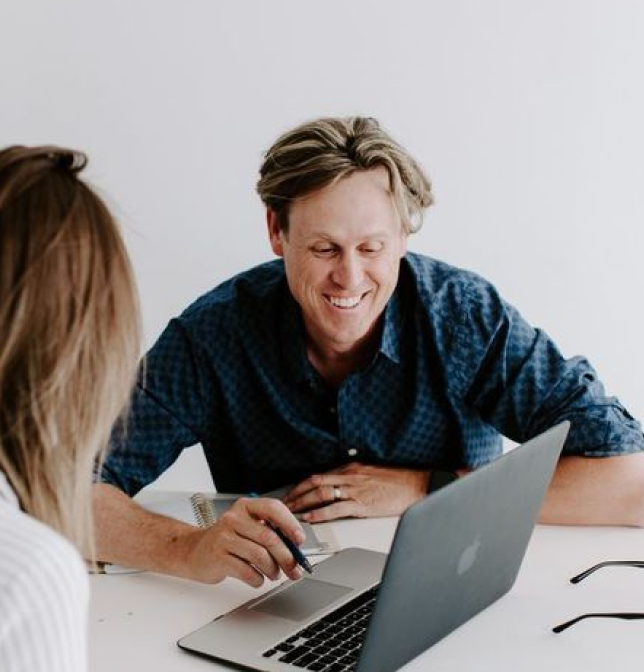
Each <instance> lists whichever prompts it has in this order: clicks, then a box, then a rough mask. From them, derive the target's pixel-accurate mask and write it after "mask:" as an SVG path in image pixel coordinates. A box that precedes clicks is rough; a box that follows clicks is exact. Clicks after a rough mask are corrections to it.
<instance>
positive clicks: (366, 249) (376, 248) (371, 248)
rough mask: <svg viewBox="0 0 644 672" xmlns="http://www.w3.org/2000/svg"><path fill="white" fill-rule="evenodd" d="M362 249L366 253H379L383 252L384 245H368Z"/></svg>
mask: <svg viewBox="0 0 644 672" xmlns="http://www.w3.org/2000/svg"><path fill="white" fill-rule="evenodd" d="M362 251H363V252H364V253H365V254H378V253H379V252H382V245H368V246H367V247H363V248H362Z"/></svg>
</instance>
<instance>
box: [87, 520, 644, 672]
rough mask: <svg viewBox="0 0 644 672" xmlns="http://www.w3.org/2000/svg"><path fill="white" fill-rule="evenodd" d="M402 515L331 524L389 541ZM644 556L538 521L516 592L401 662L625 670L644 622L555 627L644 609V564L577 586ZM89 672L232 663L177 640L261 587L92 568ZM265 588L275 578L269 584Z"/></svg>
mask: <svg viewBox="0 0 644 672" xmlns="http://www.w3.org/2000/svg"><path fill="white" fill-rule="evenodd" d="M395 523H396V521H395V520H394V519H372V520H351V521H339V522H337V523H333V526H334V532H335V534H336V536H337V538H338V541H339V542H340V543H341V545H342V546H343V547H346V546H363V547H366V548H373V549H376V550H386V549H387V548H388V546H389V544H390V543H391V538H392V535H393V532H394V528H395ZM609 559H611V560H619V559H621V560H627V559H641V560H644V530H635V529H627V528H561V527H543V526H539V527H537V529H536V530H535V533H534V535H533V538H532V541H531V543H530V547H529V549H528V553H527V556H526V559H525V561H524V564H523V567H522V569H521V572H520V574H519V578H518V580H517V583H516V584H515V586H514V588H513V589H512V590H511V592H510V593H509V594H508V595H507V596H505V597H504V598H503V599H501V600H500V601H499V602H497V603H496V604H494V605H492V606H491V607H490V608H488V609H486V610H485V611H484V612H483V613H481V614H480V615H478V616H476V617H475V618H474V619H473V620H471V621H470V622H469V623H466V624H465V625H463V626H462V627H461V628H459V629H458V630H457V631H456V632H454V633H453V634H451V635H450V636H449V637H447V638H446V639H444V640H443V641H441V642H439V643H438V644H437V645H435V646H434V647H432V648H431V649H429V650H428V651H427V652H425V653H424V654H423V655H422V656H420V657H418V658H417V659H415V660H414V661H412V662H411V663H409V665H407V666H406V667H405V668H404V669H405V671H409V672H412V671H418V670H431V672H467V671H469V670H477V672H487V671H488V670H489V671H490V672H505V671H506V670H507V671H509V670H517V671H520V672H524V671H531V670H535V671H536V670H539V671H546V672H554V671H558V670H561V671H562V672H563V671H565V672H574V671H575V670H580V671H581V670H583V671H584V672H595V671H596V672H607V671H612V670H619V671H620V672H627V671H630V670H633V671H635V670H637V671H638V672H640V671H641V669H642V665H643V662H642V659H643V658H644V621H632V622H631V621H621V620H619V621H618V620H614V619H589V620H586V621H582V622H581V623H579V624H577V625H576V626H573V627H572V628H571V629H569V630H567V631H565V632H564V633H561V634H559V635H555V634H553V633H552V632H551V630H550V628H551V627H552V626H553V625H556V624H558V623H560V622H563V621H565V620H567V619H568V618H572V617H573V616H576V615H578V614H581V613H585V612H589V611H644V570H642V569H636V568H620V567H616V568H607V569H602V570H600V571H599V572H597V573H596V574H593V575H592V576H590V577H589V578H588V579H586V580H585V581H584V582H582V583H581V584H579V585H577V586H573V585H572V584H570V583H569V582H568V579H569V578H570V577H571V576H574V575H575V574H577V573H578V572H580V571H582V570H583V569H586V568H587V567H589V566H591V565H593V564H595V563H597V562H600V561H602V560H609ZM91 583H92V602H91V608H90V624H89V669H90V672H138V671H141V672H142V671H144V670H153V671H154V672H170V671H172V672H209V671H212V670H215V669H217V670H221V669H231V668H226V667H224V666H221V665H217V664H215V663H213V662H211V661H208V660H205V659H201V658H198V657H196V656H192V655H190V654H188V653H185V652H183V651H180V650H179V649H178V648H177V646H176V643H175V642H176V640H177V639H178V638H179V637H181V636H182V635H184V634H186V633H188V632H190V631H191V630H194V629H196V628H197V627H199V626H201V625H203V624H204V623H206V622H207V621H208V620H210V619H212V618H214V617H215V616H216V615H218V614H221V613H223V612H225V611H228V610H229V609H231V608H232V607H235V606H237V605H238V604H241V603H242V602H244V601H246V600H248V599H249V598H250V597H252V596H255V595H257V592H256V591H255V590H253V589H251V588H248V587H246V586H244V585H243V584H241V583H239V582H237V581H232V580H228V581H225V582H224V583H222V584H219V585H217V586H204V585H201V584H196V583H192V582H189V581H184V580H181V579H174V578H170V577H165V576H160V575H156V574H151V573H140V574H128V575H99V576H93V577H92V579H91ZM267 588H268V586H267Z"/></svg>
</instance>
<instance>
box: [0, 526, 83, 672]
mask: <svg viewBox="0 0 644 672" xmlns="http://www.w3.org/2000/svg"><path fill="white" fill-rule="evenodd" d="M10 544H11V546H12V552H13V553H14V558H15V561H16V562H15V566H14V569H13V571H12V572H11V575H10V576H7V575H4V576H3V577H2V578H3V579H4V581H3V584H4V585H2V586H0V590H1V591H2V598H1V599H0V669H1V670H3V672H85V671H86V670H87V610H88V601H89V584H88V578H87V572H86V570H85V568H84V566H83V562H82V560H81V558H80V556H79V555H78V553H77V552H76V550H75V549H74V548H73V547H72V546H71V544H69V543H68V542H67V541H66V540H65V539H63V538H62V537H59V535H57V534H56V533H54V532H53V531H51V530H45V529H43V527H42V526H41V527H40V528H39V529H38V524H37V523H36V524H35V525H27V526H21V527H18V528H17V529H15V528H14V536H13V539H12V540H11V541H10Z"/></svg>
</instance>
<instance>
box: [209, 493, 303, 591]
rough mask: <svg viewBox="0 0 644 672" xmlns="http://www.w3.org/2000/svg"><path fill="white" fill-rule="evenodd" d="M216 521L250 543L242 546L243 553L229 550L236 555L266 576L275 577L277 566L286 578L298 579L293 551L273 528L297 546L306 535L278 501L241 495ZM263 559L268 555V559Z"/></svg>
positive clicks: (299, 570)
mask: <svg viewBox="0 0 644 672" xmlns="http://www.w3.org/2000/svg"><path fill="white" fill-rule="evenodd" d="M220 521H221V522H222V523H224V524H228V525H229V526H230V527H231V528H233V529H234V530H235V533H236V534H237V535H238V537H239V538H243V539H244V540H246V541H247V542H248V543H249V544H251V546H250V547H247V546H244V547H243V548H244V549H246V550H245V551H243V552H235V551H232V552H234V553H235V554H236V555H237V556H239V557H242V558H243V559H244V560H246V561H248V562H250V563H251V564H254V565H255V566H256V567H258V569H260V570H261V571H263V572H264V573H265V574H266V575H267V576H268V577H269V578H272V579H276V578H277V576H278V575H279V571H275V568H278V569H279V568H281V569H282V571H283V572H284V573H285V574H286V575H287V576H288V577H289V578H290V579H294V580H297V579H299V578H301V576H302V570H301V569H300V567H299V565H298V564H297V562H296V561H295V559H294V557H293V554H292V553H291V551H290V550H289V549H288V548H287V546H286V544H285V543H284V542H283V541H282V539H280V537H279V535H278V534H277V532H275V529H273V527H275V528H276V529H279V530H280V531H281V532H282V533H283V534H284V535H285V536H287V537H288V538H289V539H290V540H291V541H293V543H295V544H297V545H299V544H301V543H303V542H304V540H305V538H306V537H305V534H304V530H302V526H301V525H300V523H299V521H298V520H297V518H295V516H294V515H293V514H292V513H291V512H290V511H289V510H288V509H287V508H286V506H284V504H283V503H282V502H280V501H279V500H277V499H269V498H260V499H250V498H249V499H246V498H242V499H240V500H238V502H237V503H236V504H235V506H233V507H231V508H230V509H229V510H228V511H227V512H226V513H225V514H224V515H223V516H222V517H221V519H220ZM266 558H270V562H269V561H268V560H267V559H266ZM271 563H274V564H271Z"/></svg>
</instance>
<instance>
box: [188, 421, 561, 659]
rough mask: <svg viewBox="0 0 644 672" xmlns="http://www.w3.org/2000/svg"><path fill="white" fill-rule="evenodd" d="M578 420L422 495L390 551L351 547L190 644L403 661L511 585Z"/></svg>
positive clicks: (280, 655) (197, 648) (209, 653)
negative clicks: (568, 437)
mask: <svg viewBox="0 0 644 672" xmlns="http://www.w3.org/2000/svg"><path fill="white" fill-rule="evenodd" d="M569 424H570V423H568V422H563V423H561V424H559V425H557V426H556V427H553V428H552V429H550V430H548V431H547V432H545V433H543V434H541V435H539V436H537V437H536V438H534V439H532V440H530V441H528V442H527V443H525V444H523V445H521V446H519V447H517V448H514V449H513V450H511V451H510V452H508V453H506V454H505V455H503V456H501V457H499V458H498V459H497V460H495V461H494V462H492V463H490V464H488V465H486V466H484V467H482V468H480V469H478V470H476V471H474V472H472V473H471V474H469V475H467V476H465V477H464V478H461V479H458V480H456V481H454V482H453V483H451V484H449V485H446V486H445V487H443V488H442V489H440V490H439V491H437V492H435V493H433V494H431V495H429V496H428V497H425V499H423V500H422V501H420V502H418V503H416V504H414V505H413V506H411V507H410V508H409V509H407V511H405V513H404V514H403V515H402V516H401V518H400V520H399V522H398V526H397V528H396V534H395V536H394V540H393V543H392V546H391V550H390V552H389V554H388V555H387V554H384V553H378V552H376V551H370V550H366V549H361V548H347V549H344V550H342V551H340V552H339V553H338V554H336V555H335V556H333V557H332V558H329V559H328V560H324V561H322V562H320V563H319V564H317V565H315V573H314V574H313V575H312V576H305V577H304V578H302V579H300V580H298V581H295V582H294V581H287V582H285V583H283V584H282V585H280V586H278V587H277V588H275V589H273V590H271V591H269V592H267V593H265V594H263V595H261V596H260V597H258V598H256V599H253V600H251V601H249V602H247V603H246V604H244V605H242V606H241V607H239V608H237V609H235V610H233V611H231V612H229V613H227V614H225V615H223V616H221V617H219V618H217V619H215V620H214V621H212V622H211V623H208V624H207V625H205V626H203V627H202V628H200V629H199V630H196V631H195V632H193V633H191V634H189V635H187V636H185V637H183V638H181V639H180V640H179V641H178V642H177V643H178V645H179V647H181V648H182V649H184V650H186V651H190V652H192V653H196V654H199V655H201V656H205V657H208V658H211V659H214V660H216V661H218V662H223V663H226V664H229V665H233V666H236V667H243V668H245V669H251V670H266V671H268V670H274V671H275V672H278V671H279V672H297V671H299V672H302V671H303V670H318V671H320V672H321V671H324V672H340V671H343V670H345V671H350V672H353V671H356V672H391V671H392V670H397V669H398V668H400V667H402V666H403V665H404V664H405V663H407V662H408V661H409V660H411V659H412V658H414V657H416V656H417V655H419V654H420V653H422V652H423V651H425V650H426V649H428V648H429V647H430V646H432V645H433V644H435V643H436V642H438V641H439V640H440V639H442V638H443V637H445V636H446V635H448V634H449V633H451V632H452V631H453V630H455V629H456V628H458V627H459V626H460V625H462V624H463V623H465V622H466V621H468V620H469V619H471V618H472V617H473V616H475V615H476V614H478V613H479V612H480V611H482V610H483V609H485V608H486V607H487V606H489V605H490V604H492V603H493V602H495V601H496V600H498V599H499V598H500V597H502V596H503V595H505V594H506V593H507V592H508V591H509V590H510V588H511V587H512V585H513V584H514V582H515V580H516V577H517V574H518V572H519V568H520V566H521V563H522V561H523V556H524V554H525V551H526V548H527V546H528V542H529V540H530V536H531V534H532V530H533V528H534V524H535V521H536V518H537V515H538V513H539V510H540V508H541V503H542V501H543V497H544V494H545V492H546V489H547V487H548V485H549V483H550V480H551V478H552V474H553V472H554V469H555V467H556V465H557V460H558V458H559V455H560V453H561V449H562V447H563V444H564V441H565V438H566V435H567V433H568V429H569Z"/></svg>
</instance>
